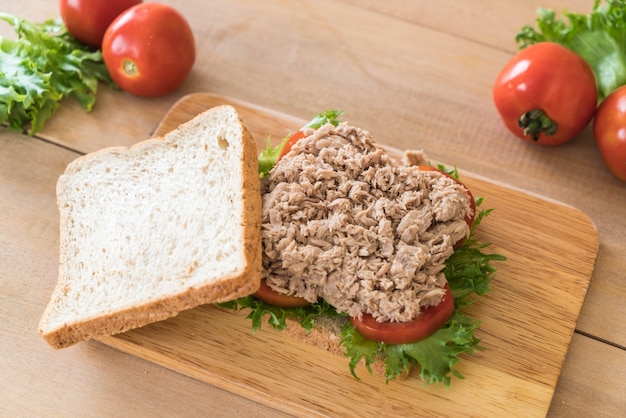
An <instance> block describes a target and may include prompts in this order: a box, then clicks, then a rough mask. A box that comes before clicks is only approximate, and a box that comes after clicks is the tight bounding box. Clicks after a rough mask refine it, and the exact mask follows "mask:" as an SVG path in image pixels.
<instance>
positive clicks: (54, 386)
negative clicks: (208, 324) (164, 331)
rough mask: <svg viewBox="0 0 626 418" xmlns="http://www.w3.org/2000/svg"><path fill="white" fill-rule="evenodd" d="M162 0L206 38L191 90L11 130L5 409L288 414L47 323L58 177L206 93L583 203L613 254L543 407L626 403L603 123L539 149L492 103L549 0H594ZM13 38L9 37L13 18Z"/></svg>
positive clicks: (621, 298)
mask: <svg viewBox="0 0 626 418" xmlns="http://www.w3.org/2000/svg"><path fill="white" fill-rule="evenodd" d="M163 3H167V4H170V5H172V6H174V7H175V8H177V9H178V10H179V11H180V12H181V13H182V14H183V15H185V16H186V17H187V19H188V20H189V22H190V24H191V26H192V29H193V31H194V34H195V36H196V41H197V49H198V51H197V60H196V64H195V67H194V69H193V71H192V73H191V75H190V76H189V78H188V79H187V81H186V82H185V84H184V85H183V86H182V87H181V88H180V89H179V90H178V91H176V92H175V93H173V94H171V95H168V96H166V97H162V98H158V99H140V98H136V97H132V96H130V95H128V94H125V93H122V92H117V91H111V90H108V89H107V88H106V87H105V86H101V88H100V91H99V93H98V98H97V103H96V107H95V109H94V111H93V112H91V113H86V112H84V111H83V110H82V109H81V108H80V107H79V106H78V104H77V103H76V102H74V101H73V100H66V101H65V102H63V103H62V106H61V108H60V110H59V111H58V112H57V114H56V115H55V117H54V118H53V119H52V120H51V121H50V122H49V123H48V124H47V126H46V128H45V130H44V131H42V132H41V133H40V134H38V135H37V136H36V137H28V136H25V135H21V134H17V133H14V132H10V131H7V130H6V129H4V128H0V214H2V216H1V218H0V248H1V249H2V250H1V251H0V265H1V266H2V268H0V315H1V316H2V318H3V319H4V320H3V324H2V327H0V335H1V338H0V357H1V358H2V362H3V364H2V367H1V370H2V372H1V373H0V415H3V416H6V415H8V416H86V415H88V416H121V415H125V416H198V415H199V416H246V417H247V416H259V417H265V416H283V414H282V413H279V412H277V411H276V410H273V409H272V408H270V407H268V406H265V405H261V404H258V403H256V402H253V401H250V400H248V399H245V398H242V397H239V396H236V395H233V394H231V393H229V392H226V391H222V390H220V389H217V388H214V387H212V386H210V385H207V384H205V383H202V382H200V381H197V380H194V379H192V378H189V377H185V376H183V375H181V374H178V373H175V372H172V371H170V370H167V369H165V368H162V367H160V366H157V365H154V364H153V363H150V362H148V361H145V360H141V359H139V358H137V357H134V356H130V355H127V354H123V353H121V352H119V351H117V350H114V349H111V348H109V347H107V346H104V345H102V344H100V343H97V342H89V343H83V344H79V345H77V346H74V347H71V348H69V349H66V350H62V351H54V350H52V349H51V348H50V347H48V346H47V345H46V344H45V342H44V341H43V339H42V338H41V337H40V336H39V335H38V334H37V323H38V321H39V318H40V316H41V314H42V313H43V309H44V307H45V305H46V303H47V302H48V299H49V297H50V294H51V291H52V288H53V286H54V284H55V282H56V274H57V267H58V266H57V263H58V233H59V231H58V212H57V208H56V202H55V183H56V179H57V177H58V176H59V175H60V174H61V173H62V172H63V170H64V168H65V166H66V165H67V164H68V163H69V162H70V161H71V160H73V159H74V158H76V157H77V156H79V155H80V154H82V153H87V152H90V151H94V150H97V149H100V148H102V147H104V146H109V145H131V144H133V143H135V142H137V141H140V140H142V139H146V138H148V137H150V136H151V133H152V132H153V131H154V130H155V128H156V127H157V125H158V123H159V121H160V120H161V119H162V118H163V116H164V115H165V114H166V112H167V110H168V109H169V108H170V107H171V106H172V105H173V104H174V103H175V102H176V101H177V100H178V99H179V98H181V97H183V96H185V95H187V94H189V93H194V92H210V93H215V94H220V95H225V96H230V97H234V98H237V99H240V100H245V101H248V102H252V103H256V104H258V105H261V106H264V107H268V108H271V109H275V110H276V111H279V112H283V113H287V114H291V115H294V116H296V117H300V118H303V119H308V118H310V116H311V115H313V114H315V113H317V112H319V111H321V110H324V109H328V108H339V109H343V110H345V112H346V114H345V119H347V120H349V121H350V122H351V123H353V124H356V125H359V126H362V127H365V128H367V129H368V130H370V132H371V133H372V134H373V136H374V137H375V138H378V139H379V140H380V141H381V142H384V143H386V144H388V145H391V146H393V147H396V148H400V149H406V148H424V149H425V150H426V152H427V153H428V155H429V156H430V157H431V158H432V159H434V160H438V161H445V162H447V163H450V164H454V165H456V166H457V167H459V168H460V169H461V170H464V171H469V172H472V173H475V174H477V175H480V176H484V177H486V178H488V179H493V180H495V181H497V182H499V183H502V184H505V185H507V186H510V187H511V188H516V189H521V190H524V191H526V192H528V193H531V194H537V195H540V196H544V197H546V198H548V199H551V200H557V201H560V202H564V203H566V204H568V205H571V206H573V207H575V208H577V209H579V210H581V211H582V212H584V213H586V214H587V215H588V216H589V217H590V218H591V219H592V220H593V221H594V222H595V225H596V227H597V230H598V233H599V239H600V249H599V253H598V257H597V261H596V266H595V271H594V273H593V276H592V279H591V282H590V285H589V289H588V291H587V295H586V299H585V302H584V304H583V307H582V310H581V313H580V317H579V320H578V323H577V327H576V332H575V334H574V336H573V339H572V342H571V345H570V348H569V351H568V354H567V358H566V361H565V364H564V367H563V369H562V373H561V377H560V379H559V382H558V385H557V388H556V392H555V394H554V397H553V399H552V404H551V407H550V410H549V412H548V416H551V417H561V416H562V417H578V416H580V417H583V416H606V417H613V416H619V415H624V414H626V326H625V325H624V324H626V303H625V302H626V257H625V256H624V254H625V251H626V209H625V208H626V183H624V182H621V181H619V180H618V179H617V178H615V177H614V176H612V175H611V174H610V173H609V172H608V171H607V169H606V168H605V166H604V164H603V163H602V161H601V159H600V156H599V154H598V151H597V150H596V148H595V144H594V140H593V137H592V135H591V131H590V129H587V130H586V131H585V132H584V133H583V134H582V135H581V136H579V137H578V138H577V139H575V140H574V141H572V142H571V143H569V144H567V145H564V146H561V147H557V148H541V147H537V146H534V145H533V144H529V143H525V142H523V141H520V140H517V139H515V138H513V137H512V136H511V134H509V133H508V131H506V129H505V127H504V125H503V124H502V123H501V121H500V119H499V117H498V115H497V113H496V111H495V108H494V106H493V102H492V99H491V87H492V84H493V81H494V79H495V76H496V75H497V73H498V71H499V70H500V68H501V67H502V66H503V65H504V64H505V62H506V61H507V60H509V59H510V58H511V56H512V55H513V54H514V53H515V50H516V45H515V42H514V37H515V34H516V33H517V31H518V30H519V28H520V27H521V26H522V25H524V24H526V23H532V22H534V19H535V16H536V9H537V7H539V6H543V7H550V8H554V9H556V10H559V11H562V10H563V9H567V10H569V11H575V12H588V11H589V10H590V9H591V7H592V3H593V1H592V0H586V1H583V0H568V1H562V2H559V1H556V0H510V1H507V2H503V1H499V0H481V1H478V0H473V1H466V2H458V1H454V0H440V1H437V2H434V1H425V0H415V1H407V0H405V1H401V0H386V1H384V2H380V1H374V0H360V1H359V0H343V1H330V0H318V1H298V2H295V1H294V2H287V1H278V0H275V1H269V0H268V1H253V0H237V1H228V2H226V1H215V0H185V1H183V0H179V1H174V0H169V1H165V0H164V1H163ZM57 4H58V2H56V1H43V0H29V1H28V2H24V1H22V2H7V1H4V2H3V4H2V6H1V7H0V11H3V12H9V13H13V14H16V15H19V16H21V17H26V18H28V19H29V20H32V21H42V20H44V19H46V18H50V17H56V16H58V15H59V12H58V9H57ZM0 35H4V36H13V35H12V30H11V28H10V27H8V25H5V24H4V23H1V24H0ZM520 222H523V219H520ZM572 245H573V246H575V245H576V243H574V242H573V243H572ZM527 274H529V275H530V274H532V271H528V272H527ZM512 309H514V307H512ZM451 390H453V389H451ZM476 402H480V399H477V400H476ZM355 411H358V405H355Z"/></svg>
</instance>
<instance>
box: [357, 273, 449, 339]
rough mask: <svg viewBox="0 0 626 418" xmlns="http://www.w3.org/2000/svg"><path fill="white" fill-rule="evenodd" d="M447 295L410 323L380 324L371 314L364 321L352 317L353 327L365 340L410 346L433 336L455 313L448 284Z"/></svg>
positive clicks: (446, 287) (366, 315)
mask: <svg viewBox="0 0 626 418" xmlns="http://www.w3.org/2000/svg"><path fill="white" fill-rule="evenodd" d="M445 289H446V294H445V295H444V297H443V299H442V300H441V302H440V303H439V305H437V306H430V307H428V308H426V309H424V310H423V311H422V313H421V314H420V315H419V316H418V317H417V318H415V319H414V320H412V321H409V322H378V321H376V319H375V318H374V317H373V316H372V315H370V314H363V318H362V319H358V318H353V317H350V319H349V320H350V323H351V324H352V326H353V327H354V328H355V329H356V330H357V331H358V332H359V333H360V334H361V335H363V336H364V337H365V338H368V339H370V340H373V341H382V342H384V343H385V344H409V343H414V342H417V341H419V340H423V339H424V338H426V337H428V336H430V335H432V334H433V333H435V331H437V330H438V329H439V328H441V327H442V326H443V324H445V323H446V322H447V321H448V319H449V318H450V316H452V313H453V312H454V298H453V297H452V291H451V290H450V286H448V284H447V283H446V286H445Z"/></svg>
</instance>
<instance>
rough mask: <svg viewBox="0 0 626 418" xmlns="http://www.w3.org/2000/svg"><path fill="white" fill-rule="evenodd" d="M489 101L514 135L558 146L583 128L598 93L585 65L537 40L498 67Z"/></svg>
mask: <svg viewBox="0 0 626 418" xmlns="http://www.w3.org/2000/svg"><path fill="white" fill-rule="evenodd" d="M493 100H494V102H495V105H496V108H497V109H498V112H499V113H500V116H501V117H502V120H503V121H504V123H505V125H506V126H507V128H509V130H510V131H511V132H513V133H514V134H515V135H516V136H518V137H519V138H522V139H524V140H527V141H530V142H535V143H537V144H540V145H559V144H563V143H565V142H567V141H570V140H571V139H573V138H574V137H575V136H576V135H578V134H579V133H580V132H581V131H582V130H583V129H584V128H585V127H586V126H587V125H588V124H589V122H590V121H591V118H593V115H594V113H595V110H596V106H597V101H598V92H597V88H596V80H595V76H594V74H593V71H592V70H591V67H590V66H589V64H587V62H586V61H584V60H583V59H582V58H580V57H579V56H578V55H576V54H575V53H574V52H572V51H570V50H569V49H567V48H565V47H563V46H561V45H558V44H556V43H552V42H540V43H537V44H534V45H531V46H529V47H527V48H526V49H523V50H522V51H520V52H519V53H518V54H517V55H515V57H513V59H512V60H511V61H509V62H508V63H507V64H506V65H505V66H504V68H502V70H501V72H500V74H499V75H498V76H497V78H496V82H495V85H494V88H493Z"/></svg>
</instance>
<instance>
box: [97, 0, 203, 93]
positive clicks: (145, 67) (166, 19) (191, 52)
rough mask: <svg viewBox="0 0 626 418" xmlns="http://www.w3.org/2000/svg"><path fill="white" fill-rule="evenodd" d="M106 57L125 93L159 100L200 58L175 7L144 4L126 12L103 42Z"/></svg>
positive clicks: (119, 17)
mask: <svg viewBox="0 0 626 418" xmlns="http://www.w3.org/2000/svg"><path fill="white" fill-rule="evenodd" d="M102 55H103V58H104V62H105V64H106V66H107V69H108V70H109V73H110V74H111V78H113V81H115V83H116V84H117V85H118V86H120V87H121V88H122V89H123V90H125V91H127V92H129V93H131V94H134V95H137V96H142V97H155V96H162V95H164V94H168V93H170V92H172V91H174V90H176V89H177V88H178V87H179V86H180V85H181V84H182V83H183V81H185V78H187V75H188V74H189V72H190V71H191V67H193V63H194V61H195V59H196V47H195V41H194V37H193V33H192V31H191V28H190V27H189V24H188V23H187V21H186V20H185V18H184V17H183V16H182V15H181V14H180V13H178V12H177V11H176V10H174V9H173V8H172V7H170V6H167V5H164V4H159V3H143V4H139V5H137V6H133V7H131V8H130V9H128V10H126V11H125V12H123V13H122V14H121V15H119V16H118V17H117V19H115V20H114V21H113V23H111V25H110V26H109V28H108V29H107V30H106V32H105V34H104V39H103V40H102Z"/></svg>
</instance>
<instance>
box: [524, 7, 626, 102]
mask: <svg viewBox="0 0 626 418" xmlns="http://www.w3.org/2000/svg"><path fill="white" fill-rule="evenodd" d="M515 40H516V42H517V44H518V46H519V48H520V49H523V48H526V47H527V46H529V45H532V44H536V43H538V42H556V43H558V44H560V45H563V46H564V47H566V48H568V49H570V50H572V51H574V52H575V53H577V54H578V55H579V56H580V57H582V58H583V59H584V60H585V61H587V63H588V64H589V65H590V67H591V69H592V70H593V72H594V74H595V76H596V83H597V86H598V98H599V99H600V100H602V99H604V98H605V97H606V96H608V95H609V94H610V93H611V92H612V91H613V90H615V89H616V88H618V87H620V86H622V85H624V84H626V1H625V0H607V1H606V2H605V3H604V4H601V1H600V0H595V1H594V4H593V8H592V11H591V13H589V14H577V13H569V12H564V13H563V17H561V18H557V15H556V12H555V11H554V10H550V9H546V8H539V9H538V10H537V20H536V27H532V26H531V25H526V26H524V27H522V28H521V30H520V32H519V33H518V34H517V36H516V38H515Z"/></svg>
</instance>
